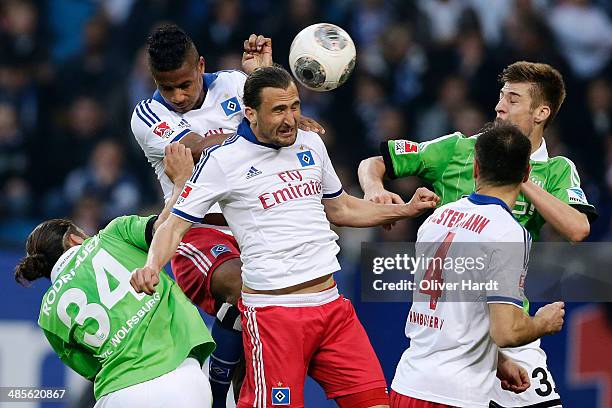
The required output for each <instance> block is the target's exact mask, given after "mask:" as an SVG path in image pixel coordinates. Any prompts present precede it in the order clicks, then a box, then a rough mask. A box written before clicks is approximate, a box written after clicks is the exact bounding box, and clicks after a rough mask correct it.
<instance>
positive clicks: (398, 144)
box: [395, 140, 419, 154]
mask: <svg viewBox="0 0 612 408" xmlns="http://www.w3.org/2000/svg"><path fill="white" fill-rule="evenodd" d="M418 152H419V145H418V144H416V143H413V142H409V141H407V140H397V141H395V154H407V153H418Z"/></svg>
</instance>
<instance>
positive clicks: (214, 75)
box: [204, 69, 247, 90]
mask: <svg viewBox="0 0 612 408" xmlns="http://www.w3.org/2000/svg"><path fill="white" fill-rule="evenodd" d="M246 78H247V74H245V73H244V72H242V71H240V70H237V69H227V70H223V71H217V72H211V73H205V74H204V83H205V84H206V87H207V88H208V89H211V90H212V89H215V88H236V87H238V88H242V87H243V86H244V83H245V81H246Z"/></svg>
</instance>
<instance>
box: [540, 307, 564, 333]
mask: <svg viewBox="0 0 612 408" xmlns="http://www.w3.org/2000/svg"><path fill="white" fill-rule="evenodd" d="M563 316H565V303H563V302H555V303H550V304H548V305H546V306H542V307H541V308H539V309H538V311H537V312H536V314H535V317H536V318H538V319H540V320H541V321H542V322H543V324H544V331H545V332H546V334H554V333H557V332H560V331H561V328H562V327H563Z"/></svg>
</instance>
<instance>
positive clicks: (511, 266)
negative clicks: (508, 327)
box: [486, 227, 531, 308]
mask: <svg viewBox="0 0 612 408" xmlns="http://www.w3.org/2000/svg"><path fill="white" fill-rule="evenodd" d="M491 245H492V244H491ZM530 248H531V238H530V237H529V233H528V232H527V231H526V230H525V229H524V228H522V227H521V228H520V229H519V228H514V229H512V230H510V231H508V233H506V234H504V235H503V236H502V237H501V238H500V241H499V242H497V243H496V244H495V247H494V248H493V250H492V251H491V261H490V263H489V267H488V268H487V271H486V274H487V276H486V280H491V281H493V282H497V285H495V286H494V289H493V290H487V303H507V304H512V305H515V306H517V307H519V308H522V307H523V300H524V299H525V293H524V283H525V277H526V275H527V264H528V262H529V250H530Z"/></svg>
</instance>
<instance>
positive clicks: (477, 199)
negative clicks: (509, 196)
mask: <svg viewBox="0 0 612 408" xmlns="http://www.w3.org/2000/svg"><path fill="white" fill-rule="evenodd" d="M467 199H468V200H470V202H472V203H473V204H476V205H489V204H496V205H501V206H502V208H503V209H504V210H506V211H508V212H509V213H510V214H512V211H511V210H510V207H508V204H506V203H504V202H503V201H502V200H500V199H499V198H497V197H493V196H488V195H484V194H478V193H472V194H470V195H469V196H468V198H467Z"/></svg>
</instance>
